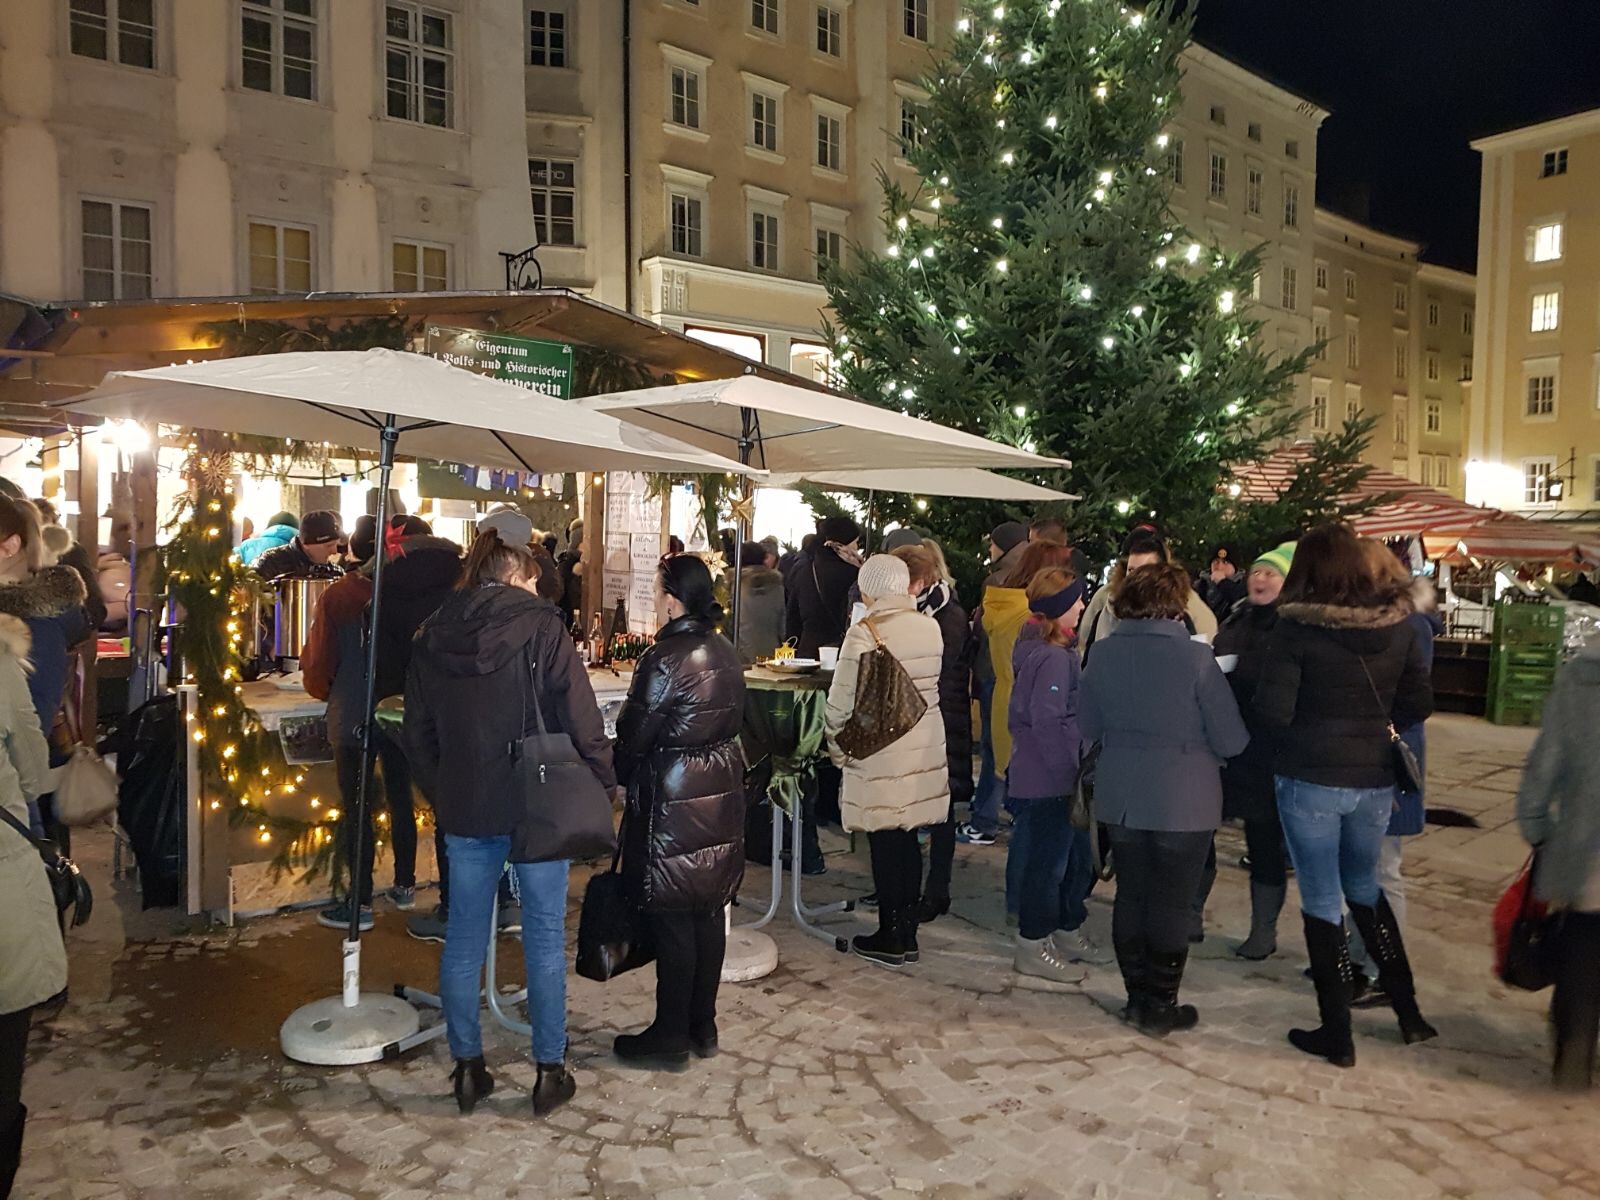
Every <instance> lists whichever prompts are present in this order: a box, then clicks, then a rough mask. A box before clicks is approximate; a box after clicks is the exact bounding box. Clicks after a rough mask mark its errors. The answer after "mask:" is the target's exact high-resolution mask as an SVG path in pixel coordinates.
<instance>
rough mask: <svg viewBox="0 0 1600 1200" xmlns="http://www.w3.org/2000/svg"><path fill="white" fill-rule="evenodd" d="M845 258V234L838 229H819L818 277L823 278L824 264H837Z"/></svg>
mask: <svg viewBox="0 0 1600 1200" xmlns="http://www.w3.org/2000/svg"><path fill="white" fill-rule="evenodd" d="M843 258H844V235H843V234H842V233H840V232H839V231H838V230H837V229H823V228H821V227H820V226H819V227H818V229H817V278H818V279H821V278H822V274H823V270H824V264H825V263H833V264H834V265H835V266H837V265H838V264H839V262H840V261H841V260H842V259H843Z"/></svg>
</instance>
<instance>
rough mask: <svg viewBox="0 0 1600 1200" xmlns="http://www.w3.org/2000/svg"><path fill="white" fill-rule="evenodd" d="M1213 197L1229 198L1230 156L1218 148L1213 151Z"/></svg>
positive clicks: (1214, 198) (1219, 198)
mask: <svg viewBox="0 0 1600 1200" xmlns="http://www.w3.org/2000/svg"><path fill="white" fill-rule="evenodd" d="M1211 198H1212V199H1213V200H1226V199H1227V198H1228V156H1227V155H1226V154H1223V153H1221V152H1220V151H1217V150H1213V151H1212V152H1211Z"/></svg>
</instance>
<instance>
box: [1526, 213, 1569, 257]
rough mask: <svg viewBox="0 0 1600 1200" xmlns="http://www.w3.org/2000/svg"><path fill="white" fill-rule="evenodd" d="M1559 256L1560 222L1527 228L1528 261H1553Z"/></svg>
mask: <svg viewBox="0 0 1600 1200" xmlns="http://www.w3.org/2000/svg"><path fill="white" fill-rule="evenodd" d="M1560 257H1561V223H1560V222H1559V221H1553V222H1551V223H1550V224H1548V225H1533V226H1530V227H1529V229H1528V261H1529V262H1536V263H1541V262H1555V261H1556V260H1557V259H1559V258H1560Z"/></svg>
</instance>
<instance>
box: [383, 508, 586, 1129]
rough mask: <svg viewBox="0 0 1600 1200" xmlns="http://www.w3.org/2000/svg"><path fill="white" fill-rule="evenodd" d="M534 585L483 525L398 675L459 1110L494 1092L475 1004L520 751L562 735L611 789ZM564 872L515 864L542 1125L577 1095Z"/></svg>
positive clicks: (534, 577) (520, 784) (552, 864)
mask: <svg viewBox="0 0 1600 1200" xmlns="http://www.w3.org/2000/svg"><path fill="white" fill-rule="evenodd" d="M538 580H539V573H538V565H537V563H536V562H535V560H534V557H533V555H532V553H530V552H529V550H528V548H527V547H526V546H510V545H507V544H506V543H504V542H502V541H501V540H500V537H499V534H498V533H497V532H496V531H495V530H494V529H488V530H485V531H484V532H482V533H480V534H479V535H478V537H477V539H476V540H475V541H474V542H473V543H472V549H471V551H470V552H469V553H468V554H467V560H466V563H465V565H464V567H463V569H462V577H461V583H460V584H459V586H458V590H456V591H455V592H453V593H451V594H450V596H449V597H448V598H446V600H445V601H444V603H443V604H441V605H440V606H439V609H438V611H437V612H435V613H434V615H433V616H431V617H429V618H428V620H427V621H426V622H425V623H424V624H423V626H422V628H421V630H420V631H419V632H418V634H417V640H416V647H415V649H414V651H413V653H412V658H411V668H410V672H409V674H408V676H407V679H406V690H405V700H406V717H405V735H406V749H407V753H408V754H409V755H410V757H411V767H412V771H413V773H414V775H415V776H416V781H417V784H418V786H420V787H421V788H422V792H423V795H425V796H426V797H427V798H428V801H429V802H430V803H431V804H432V805H433V811H434V815H435V819H436V820H437V821H438V822H439V825H440V828H442V829H443V830H444V842H445V852H446V854H447V855H448V856H449V861H450V911H449V918H448V921H447V924H446V927H445V939H444V953H443V955H442V956H441V957H440V961H439V994H440V998H441V999H442V1000H443V1003H444V1015H445V1024H446V1025H447V1026H448V1033H449V1040H450V1053H451V1056H452V1057H453V1058H454V1059H455V1060H456V1067H455V1073H454V1075H453V1076H452V1082H453V1083H454V1086H455V1096H456V1103H457V1104H458V1105H459V1106H460V1108H461V1111H462V1112H471V1111H472V1109H473V1107H474V1106H475V1105H476V1104H477V1102H478V1101H479V1100H480V1099H482V1098H483V1097H484V1096H487V1095H488V1094H489V1093H490V1091H492V1090H493V1087H494V1080H493V1078H492V1077H491V1076H490V1074H489V1072H488V1070H487V1069H486V1068H485V1066H484V1061H483V1039H482V1034H481V1031H480V1029H479V1024H478V997H479V992H480V989H481V987H482V978H483V964H484V958H485V956H486V954H487V952H488V946H489V930H490V924H491V922H492V921H493V920H494V915H495V894H496V889H497V888H498V886H499V882H500V875H501V872H502V871H503V870H504V868H505V865H506V863H507V862H508V861H511V860H512V859H513V857H516V858H522V857H524V854H525V852H524V853H520V854H519V853H515V852H514V850H513V840H514V839H513V835H514V834H516V835H518V838H517V839H516V840H518V841H521V840H523V838H522V836H521V835H522V834H523V832H524V830H523V826H524V825H525V820H526V816H527V813H526V809H527V794H528V781H527V780H526V779H525V778H524V775H525V770H524V768H525V757H526V756H525V754H524V751H525V748H526V746H527V744H528V743H529V742H530V741H533V739H538V741H537V742H534V744H535V745H537V744H539V743H540V742H546V741H548V740H549V739H550V738H551V737H552V736H555V735H559V734H566V735H568V736H570V739H571V742H572V743H573V745H574V746H575V748H576V752H577V755H578V756H580V757H581V761H582V762H583V763H584V764H586V765H587V767H588V769H589V770H590V771H591V772H592V773H593V775H594V778H595V780H596V781H597V782H598V784H599V785H600V786H601V787H602V788H604V789H606V790H607V791H609V790H611V789H612V788H614V787H615V786H616V777H615V773H614V772H613V769H612V763H611V745H610V742H609V741H608V740H607V738H606V735H605V725H604V722H603V721H602V720H601V717H600V710H599V708H598V707H597V706H596V704H595V698H594V689H593V688H592V687H590V685H589V677H588V674H587V673H586V672H585V671H584V669H583V665H582V663H580V662H579V661H578V653H577V650H576V649H575V648H574V646H573V644H572V639H571V638H570V637H568V636H567V632H566V629H565V626H564V622H563V621H562V618H561V612H560V610H559V609H557V608H556V607H555V606H554V605H553V604H551V603H550V602H549V601H547V600H541V599H540V598H539V597H538V594H537V590H538ZM562 765H563V766H564V765H565V764H562ZM551 832H555V833H559V831H551ZM567 865H568V864H567V861H566V859H565V858H560V859H554V860H552V861H517V862H515V863H514V866H515V870H516V876H517V882H518V885H519V889H520V891H521V893H522V947H523V957H524V960H525V962H526V967H527V976H528V1016H529V1020H530V1021H531V1023H532V1025H533V1057H534V1061H535V1062H536V1063H537V1064H538V1068H539V1073H538V1081H537V1083H536V1084H535V1086H534V1091H533V1110H534V1112H535V1113H536V1114H538V1115H541V1116H542V1115H544V1114H545V1113H548V1112H550V1111H551V1110H552V1109H554V1108H556V1107H558V1106H559V1105H561V1104H564V1103H566V1102H567V1101H568V1100H570V1099H571V1098H572V1095H573V1092H574V1091H575V1090H576V1084H575V1083H574V1082H573V1078H572V1074H571V1072H570V1071H568V1070H567V1066H566V1050H567V1027H566V997H567V957H566V908H567Z"/></svg>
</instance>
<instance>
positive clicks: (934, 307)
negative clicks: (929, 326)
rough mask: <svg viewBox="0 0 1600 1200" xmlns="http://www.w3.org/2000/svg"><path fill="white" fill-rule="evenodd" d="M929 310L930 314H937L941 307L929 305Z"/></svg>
mask: <svg viewBox="0 0 1600 1200" xmlns="http://www.w3.org/2000/svg"><path fill="white" fill-rule="evenodd" d="M927 309H928V311H929V312H930V313H936V312H938V311H939V306H938V305H937V304H929V305H927Z"/></svg>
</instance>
